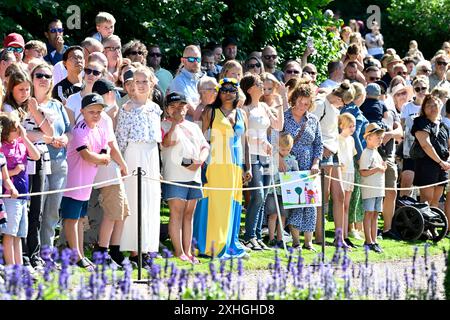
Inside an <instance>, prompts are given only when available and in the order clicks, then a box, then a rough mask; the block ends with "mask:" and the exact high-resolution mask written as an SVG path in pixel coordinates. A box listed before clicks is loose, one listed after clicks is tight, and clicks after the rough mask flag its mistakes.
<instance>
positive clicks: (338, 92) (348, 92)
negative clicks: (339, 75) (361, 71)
mask: <svg viewBox="0 0 450 320" xmlns="http://www.w3.org/2000/svg"><path fill="white" fill-rule="evenodd" d="M331 93H332V94H333V95H335V96H336V97H339V98H341V99H342V100H343V101H344V103H346V104H347V103H349V102H352V101H353V100H354V99H355V89H354V87H353V86H352V85H351V84H350V81H348V80H344V81H343V82H342V83H341V85H340V86H339V87H337V88H335V89H334V90H333V91H332V92H331Z"/></svg>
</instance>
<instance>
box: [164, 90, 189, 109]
mask: <svg viewBox="0 0 450 320" xmlns="http://www.w3.org/2000/svg"><path fill="white" fill-rule="evenodd" d="M174 102H184V103H187V101H186V96H185V95H184V94H182V93H179V92H171V93H169V94H168V95H167V96H166V106H168V105H169V104H171V103H174Z"/></svg>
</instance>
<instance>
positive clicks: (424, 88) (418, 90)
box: [414, 87, 428, 92]
mask: <svg viewBox="0 0 450 320" xmlns="http://www.w3.org/2000/svg"><path fill="white" fill-rule="evenodd" d="M427 89H428V88H427V87H415V88H414V91H415V92H420V91H427Z"/></svg>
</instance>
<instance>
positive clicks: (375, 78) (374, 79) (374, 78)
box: [369, 77, 381, 81]
mask: <svg viewBox="0 0 450 320" xmlns="http://www.w3.org/2000/svg"><path fill="white" fill-rule="evenodd" d="M369 79H370V81H378V80H380V79H381V78H379V77H370V78H369Z"/></svg>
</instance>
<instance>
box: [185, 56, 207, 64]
mask: <svg viewBox="0 0 450 320" xmlns="http://www.w3.org/2000/svg"><path fill="white" fill-rule="evenodd" d="M183 58H185V59H186V60H187V61H188V62H190V63H194V62H197V63H200V62H201V61H202V59H201V58H199V57H183Z"/></svg>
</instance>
